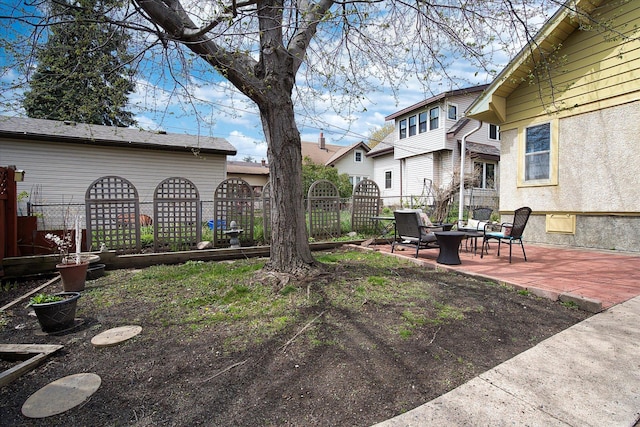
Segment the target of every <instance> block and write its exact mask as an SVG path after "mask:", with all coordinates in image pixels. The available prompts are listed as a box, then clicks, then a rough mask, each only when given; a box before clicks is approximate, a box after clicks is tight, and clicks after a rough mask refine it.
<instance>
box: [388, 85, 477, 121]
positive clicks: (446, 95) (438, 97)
mask: <svg viewBox="0 0 640 427" xmlns="http://www.w3.org/2000/svg"><path fill="white" fill-rule="evenodd" d="M487 87H489V85H478V86H472V87H467V88H464V89H456V90H451V91H448V92H442V93H440V94H438V95H435V96H432V97H431V98H427V99H425V100H424V101H420V102H418V103H417V104H413V105H411V106H409V107H407V108H403V109H402V110H400V111H397V112H395V113H393V114H390V115H388V116H387V117H385V118H384V119H385V120H393V119H395V118H396V117H400V116H402V115H405V114H407V113H410V112H412V111H413V110H417V109H419V108H422V107H426V106H427V105H429V104H433V103H434V102H437V101H440V100H442V99H445V98H451V97H452V96H457V95H465V94H468V93H476V92H482V91H483V90H485V89H486V88H487Z"/></svg>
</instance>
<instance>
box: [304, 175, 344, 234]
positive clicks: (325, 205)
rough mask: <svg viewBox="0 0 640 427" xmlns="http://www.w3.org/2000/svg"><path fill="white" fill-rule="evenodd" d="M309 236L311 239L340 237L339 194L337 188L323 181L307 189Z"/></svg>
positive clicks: (329, 182)
mask: <svg viewBox="0 0 640 427" xmlns="http://www.w3.org/2000/svg"><path fill="white" fill-rule="evenodd" d="M307 196H308V197H307V199H308V202H307V203H308V211H309V235H310V236H311V237H313V238H316V239H317V238H323V239H326V238H335V237H339V236H340V193H339V192H338V188H337V187H336V186H335V185H334V184H333V183H332V182H331V181H327V180H325V179H323V180H320V181H316V182H314V183H313V184H311V187H309V193H308V195H307Z"/></svg>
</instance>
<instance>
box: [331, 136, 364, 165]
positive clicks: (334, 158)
mask: <svg viewBox="0 0 640 427" xmlns="http://www.w3.org/2000/svg"><path fill="white" fill-rule="evenodd" d="M359 148H360V149H362V150H364V153H365V154H367V153H368V152H369V150H371V148H369V146H368V145H367V144H365V143H364V142H363V141H360V142H356V143H355V144H353V145H350V146H348V147H343V148H342V149H341V150H338V151H337V152H336V153H335V154H334V155H333V156H331V157H330V158H329V160H327V162H326V163H325V164H326V165H333V164H335V163H336V162H337V161H338V160H340V159H341V158H343V157H344V156H346V155H348V154H349V153H351V152H353V151H354V150H357V149H359Z"/></svg>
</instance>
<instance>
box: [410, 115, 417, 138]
mask: <svg viewBox="0 0 640 427" xmlns="http://www.w3.org/2000/svg"><path fill="white" fill-rule="evenodd" d="M415 134H416V116H411V117H409V136H413V135H415Z"/></svg>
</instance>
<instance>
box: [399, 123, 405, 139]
mask: <svg viewBox="0 0 640 427" xmlns="http://www.w3.org/2000/svg"><path fill="white" fill-rule="evenodd" d="M403 131H404V132H403ZM406 137H407V119H402V120H399V121H398V138H399V139H404V138H406Z"/></svg>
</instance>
